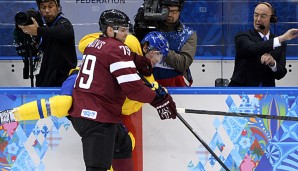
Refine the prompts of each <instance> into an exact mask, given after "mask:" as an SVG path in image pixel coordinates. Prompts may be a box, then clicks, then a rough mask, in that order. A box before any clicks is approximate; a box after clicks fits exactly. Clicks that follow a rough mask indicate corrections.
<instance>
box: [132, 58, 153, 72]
mask: <svg viewBox="0 0 298 171" xmlns="http://www.w3.org/2000/svg"><path fill="white" fill-rule="evenodd" d="M132 56H133V61H134V63H135V65H136V68H137V70H138V71H139V73H140V74H142V75H144V76H150V75H151V73H152V65H151V61H150V60H149V59H148V58H146V57H143V56H140V55H138V54H136V53H132Z"/></svg>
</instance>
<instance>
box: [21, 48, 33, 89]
mask: <svg viewBox="0 0 298 171" xmlns="http://www.w3.org/2000/svg"><path fill="white" fill-rule="evenodd" d="M27 49H28V55H26V56H23V62H24V68H23V78H24V79H29V78H30V82H31V87H34V75H33V69H34V63H33V55H32V46H31V45H27Z"/></svg>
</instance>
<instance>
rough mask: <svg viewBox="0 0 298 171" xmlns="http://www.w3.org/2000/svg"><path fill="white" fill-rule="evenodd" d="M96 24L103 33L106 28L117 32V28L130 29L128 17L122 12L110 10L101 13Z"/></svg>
mask: <svg viewBox="0 0 298 171" xmlns="http://www.w3.org/2000/svg"><path fill="white" fill-rule="evenodd" d="M98 24H99V28H100V30H101V31H102V32H103V33H105V31H106V29H107V27H108V26H111V27H113V29H114V30H118V27H119V26H122V27H128V28H130V27H131V23H130V19H129V17H128V16H127V15H126V14H125V13H124V12H122V11H120V10H117V9H110V10H106V11H104V12H102V14H101V15H100V17H99V22H98Z"/></svg>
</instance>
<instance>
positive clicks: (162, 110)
mask: <svg viewBox="0 0 298 171" xmlns="http://www.w3.org/2000/svg"><path fill="white" fill-rule="evenodd" d="M150 104H151V105H152V106H153V107H155V108H156V109H157V112H158V114H159V117H160V119H161V120H164V119H171V118H172V119H176V116H177V110H176V104H175V102H174V101H173V99H172V97H171V96H170V95H169V94H168V93H166V94H165V95H164V96H158V95H157V96H156V97H155V99H154V100H153V102H151V103H150Z"/></svg>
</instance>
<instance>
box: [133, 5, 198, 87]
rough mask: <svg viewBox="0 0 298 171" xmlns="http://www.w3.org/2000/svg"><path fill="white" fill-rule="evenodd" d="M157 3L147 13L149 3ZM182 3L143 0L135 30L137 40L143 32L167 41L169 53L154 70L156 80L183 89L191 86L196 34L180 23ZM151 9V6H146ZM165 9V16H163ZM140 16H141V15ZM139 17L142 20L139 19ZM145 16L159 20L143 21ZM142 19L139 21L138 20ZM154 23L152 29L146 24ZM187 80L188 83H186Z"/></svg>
mask: <svg viewBox="0 0 298 171" xmlns="http://www.w3.org/2000/svg"><path fill="white" fill-rule="evenodd" d="M150 3H151V4H153V5H154V4H156V3H158V6H157V8H160V9H153V10H151V11H152V13H154V12H156V11H157V13H155V14H150V12H147V9H149V7H147V8H146V6H148V4H150ZM183 5H184V0H145V1H144V5H143V9H142V7H141V8H140V9H139V10H138V14H137V15H136V17H135V30H136V33H135V34H137V35H136V36H137V37H138V38H141V36H142V35H144V33H143V32H144V31H147V30H150V29H151V30H154V29H156V30H158V31H161V32H162V34H163V36H164V37H165V38H166V39H167V40H168V41H169V45H170V51H169V53H168V55H167V56H166V57H165V59H164V62H163V63H157V64H156V65H155V67H154V69H153V75H154V78H155V80H156V81H157V82H158V83H159V84H161V85H162V86H164V87H184V86H191V84H192V82H193V80H192V77H191V73H190V69H189V67H190V65H191V64H192V62H193V59H194V56H195V53H196V46H197V34H196V32H194V31H193V30H192V29H190V28H189V27H187V26H185V25H184V24H182V23H181V21H180V13H181V11H182V9H183ZM149 6H150V5H149ZM152 8H155V7H153V6H152ZM165 8H167V9H168V10H167V13H168V14H167V15H166V17H164V18H163V17H162V16H164V12H165V10H164V9H165ZM142 13H143V14H142ZM140 16H141V17H140ZM146 16H152V17H151V19H150V20H154V19H155V20H162V21H158V22H144V20H145V21H146ZM142 17H143V18H144V19H143V20H142V21H141V18H142ZM149 23H155V24H154V26H155V28H154V27H152V26H148V25H146V24H149ZM185 80H187V81H188V83H187V82H186V81H185Z"/></svg>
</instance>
